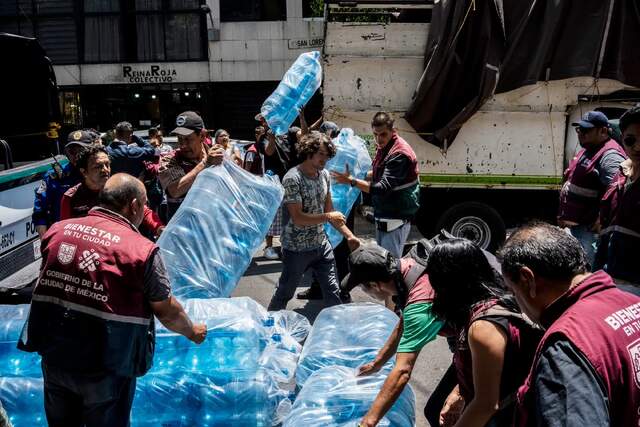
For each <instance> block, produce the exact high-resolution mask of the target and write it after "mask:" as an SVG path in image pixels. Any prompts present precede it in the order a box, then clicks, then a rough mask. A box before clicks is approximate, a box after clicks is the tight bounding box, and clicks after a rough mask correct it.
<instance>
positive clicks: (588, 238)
mask: <svg viewBox="0 0 640 427" xmlns="http://www.w3.org/2000/svg"><path fill="white" fill-rule="evenodd" d="M591 228H592V227H591V226H588V225H575V226H573V227H569V232H570V233H571V235H572V236H573V237H575V238H576V239H578V241H579V242H580V245H582V248H583V249H584V252H585V253H586V254H587V261H588V262H589V268H591V269H593V266H594V263H595V258H596V248H595V243H596V242H597V241H598V235H597V234H596V233H594V232H593V231H591Z"/></svg>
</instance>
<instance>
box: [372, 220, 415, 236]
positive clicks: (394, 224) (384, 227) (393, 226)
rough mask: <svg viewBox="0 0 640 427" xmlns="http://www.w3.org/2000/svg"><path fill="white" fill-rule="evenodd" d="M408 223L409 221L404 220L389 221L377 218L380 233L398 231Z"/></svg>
mask: <svg viewBox="0 0 640 427" xmlns="http://www.w3.org/2000/svg"><path fill="white" fill-rule="evenodd" d="M406 223H407V220H404V219H387V218H376V227H377V228H378V230H380V231H384V232H386V233H388V232H390V231H393V230H397V229H398V228H400V227H402V226H403V225H405V224H406Z"/></svg>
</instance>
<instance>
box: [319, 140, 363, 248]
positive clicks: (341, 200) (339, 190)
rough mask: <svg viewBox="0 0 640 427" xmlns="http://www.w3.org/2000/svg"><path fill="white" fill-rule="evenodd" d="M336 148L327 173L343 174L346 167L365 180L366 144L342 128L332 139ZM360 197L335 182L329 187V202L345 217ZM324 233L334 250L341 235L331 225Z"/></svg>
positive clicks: (347, 186) (346, 186) (350, 188)
mask: <svg viewBox="0 0 640 427" xmlns="http://www.w3.org/2000/svg"><path fill="white" fill-rule="evenodd" d="M333 143H334V144H335V146H336V155H335V156H334V157H333V158H332V159H331V160H329V161H328V162H327V165H326V166H325V167H326V169H327V170H329V171H336V172H340V173H342V172H345V171H346V169H347V167H348V168H349V172H350V173H351V175H353V177H355V178H357V179H365V177H366V176H367V172H369V171H370V170H371V156H370V155H369V151H368V150H367V146H366V143H365V142H364V140H363V139H362V138H360V137H359V136H357V135H355V134H354V132H353V130H352V129H349V128H344V129H342V130H341V131H340V134H339V135H338V136H337V137H336V138H334V139H333ZM358 197H360V190H359V189H358V188H356V187H351V186H350V185H343V184H338V185H336V183H335V181H334V182H333V184H332V185H331V200H332V201H333V207H334V209H335V210H337V211H339V212H342V214H343V215H344V216H345V217H347V216H349V213H350V212H351V209H352V208H353V204H354V203H355V201H356V200H357V199H358ZM325 231H326V233H327V237H328V238H329V242H330V243H331V246H333V247H334V248H335V247H336V246H338V244H340V242H341V241H342V234H340V233H339V232H338V230H336V229H335V228H334V227H333V226H331V224H328V223H327V224H325Z"/></svg>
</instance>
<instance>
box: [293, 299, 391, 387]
mask: <svg viewBox="0 0 640 427" xmlns="http://www.w3.org/2000/svg"><path fill="white" fill-rule="evenodd" d="M398 320H399V319H398V316H396V315H395V314H394V313H393V312H392V311H391V310H388V309H387V308H385V307H384V306H382V305H380V304H374V303H356V304H343V305H337V306H334V307H329V308H325V309H324V310H322V311H321V312H320V314H319V315H318V317H317V318H316V321H315V323H314V324H313V328H312V329H311V332H310V333H309V337H308V338H307V341H306V342H305V344H304V347H303V349H302V353H301V354H300V361H299V363H298V368H297V369H296V382H297V384H298V386H303V385H304V384H305V381H306V380H307V378H309V376H310V375H311V374H312V373H314V372H315V371H317V370H319V369H320V368H323V367H325V366H333V365H336V366H346V367H349V368H356V367H358V366H360V365H362V364H364V363H368V362H370V361H372V360H373V359H374V357H375V356H376V354H377V353H378V350H380V348H382V346H383V345H384V343H385V342H386V341H387V338H388V337H389V335H391V332H392V331H393V329H394V328H395V326H396V324H397V323H398ZM393 363H394V359H391V360H390V361H389V362H388V363H387V365H386V369H389V368H390V367H391V366H392V365H393Z"/></svg>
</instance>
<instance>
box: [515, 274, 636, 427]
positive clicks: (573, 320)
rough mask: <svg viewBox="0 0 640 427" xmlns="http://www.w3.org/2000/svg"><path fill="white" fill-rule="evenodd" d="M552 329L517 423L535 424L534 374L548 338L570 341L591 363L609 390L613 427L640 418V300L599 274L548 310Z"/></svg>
mask: <svg viewBox="0 0 640 427" xmlns="http://www.w3.org/2000/svg"><path fill="white" fill-rule="evenodd" d="M541 323H542V325H543V326H546V327H547V330H546V332H545V334H544V336H543V337H542V340H541V341H540V344H539V345H538V349H537V350H536V356H535V359H534V362H533V364H532V366H531V371H530V373H529V376H528V377H527V379H526V381H525V383H524V385H523V386H522V387H520V390H519V391H518V411H517V414H516V422H515V425H517V426H526V425H530V424H531V425H533V420H529V413H530V412H533V409H534V406H535V401H536V397H535V396H534V395H533V394H532V393H531V392H530V389H531V384H532V382H533V381H534V378H533V376H534V372H535V370H536V367H537V364H538V360H539V357H540V354H541V353H542V351H543V350H544V349H545V348H546V344H547V342H548V341H549V342H553V340H554V339H556V338H557V337H559V336H560V337H562V338H563V339H566V340H569V342H571V344H573V345H574V346H575V347H576V348H577V349H578V350H579V351H580V352H581V353H582V355H583V356H585V357H586V359H587V360H588V361H589V363H590V364H591V366H592V367H593V369H594V370H595V372H596V373H597V375H598V377H599V379H600V380H601V383H602V385H603V386H604V389H605V391H606V393H607V399H608V402H609V416H610V425H611V426H637V425H639V422H640V415H639V411H638V407H639V406H640V327H638V326H640V298H639V297H637V296H635V295H632V294H630V293H627V292H624V291H621V290H619V289H617V288H616V286H615V285H614V283H613V281H612V279H611V277H610V276H609V275H608V274H607V273H605V272H604V271H598V272H596V273H593V274H592V275H590V276H589V277H587V278H586V279H585V280H583V281H582V282H581V283H580V284H578V285H577V286H575V287H574V288H572V289H570V290H569V291H568V292H566V293H565V294H564V295H563V296H562V297H561V298H560V299H558V300H557V301H555V302H554V303H553V304H552V305H551V306H549V307H548V308H547V309H545V310H544V312H543V313H542V318H541Z"/></svg>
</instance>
